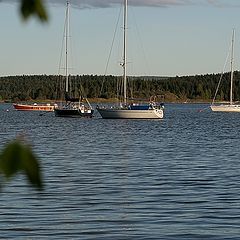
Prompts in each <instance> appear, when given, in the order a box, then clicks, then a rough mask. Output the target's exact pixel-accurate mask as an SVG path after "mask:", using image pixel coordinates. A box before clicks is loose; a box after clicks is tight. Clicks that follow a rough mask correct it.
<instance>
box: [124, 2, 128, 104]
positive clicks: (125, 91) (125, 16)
mask: <svg viewBox="0 0 240 240" xmlns="http://www.w3.org/2000/svg"><path fill="white" fill-rule="evenodd" d="M127 3H128V2H127V0H124V19H123V91H124V104H125V105H126V104H127Z"/></svg>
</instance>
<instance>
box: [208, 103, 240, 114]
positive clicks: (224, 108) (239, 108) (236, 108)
mask: <svg viewBox="0 0 240 240" xmlns="http://www.w3.org/2000/svg"><path fill="white" fill-rule="evenodd" d="M210 108H211V110H212V111H213V112H240V105H212V106H210Z"/></svg>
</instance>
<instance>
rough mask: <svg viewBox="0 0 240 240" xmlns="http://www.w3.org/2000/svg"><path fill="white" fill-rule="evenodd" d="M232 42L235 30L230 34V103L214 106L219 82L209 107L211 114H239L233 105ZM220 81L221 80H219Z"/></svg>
mask: <svg viewBox="0 0 240 240" xmlns="http://www.w3.org/2000/svg"><path fill="white" fill-rule="evenodd" d="M234 40H235V30H234V29H233V32H232V41H231V62H230V63H231V77H230V101H229V104H220V105H215V98H216V96H217V92H218V88H219V85H220V82H219V84H218V87H217V90H216V93H215V96H214V98H213V101H212V104H211V106H210V108H211V110H212V111H213V112H240V105H238V104H234V103H233V75H234V71H233V62H234ZM220 80H221V79H220Z"/></svg>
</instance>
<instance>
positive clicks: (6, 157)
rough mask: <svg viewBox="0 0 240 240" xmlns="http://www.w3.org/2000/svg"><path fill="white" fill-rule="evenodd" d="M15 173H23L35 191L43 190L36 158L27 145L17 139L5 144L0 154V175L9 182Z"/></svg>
mask: <svg viewBox="0 0 240 240" xmlns="http://www.w3.org/2000/svg"><path fill="white" fill-rule="evenodd" d="M17 173H23V174H24V175H25V176H26V177H27V179H28V181H29V182H30V184H31V185H32V186H33V187H35V188H36V189H38V190H41V189H42V188H43V183H42V177H41V171H40V165H39V162H38V159H37V157H36V156H35V154H34V153H33V151H32V149H31V147H30V146H29V145H27V144H26V143H24V142H23V141H21V140H18V139H17V140H14V141H12V142H10V143H9V144H7V145H6V146H5V147H4V149H3V150H2V152H1V153H0V175H2V176H4V177H5V179H6V180H10V179H11V178H12V177H13V176H15V175H16V174H17Z"/></svg>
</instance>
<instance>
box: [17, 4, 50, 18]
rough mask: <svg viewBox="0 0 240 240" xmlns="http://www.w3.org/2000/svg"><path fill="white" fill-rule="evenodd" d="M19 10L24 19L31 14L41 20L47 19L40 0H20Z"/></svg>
mask: <svg viewBox="0 0 240 240" xmlns="http://www.w3.org/2000/svg"><path fill="white" fill-rule="evenodd" d="M20 11H21V14H22V16H23V18H24V19H25V20H26V19H28V18H29V17H30V16H31V15H36V16H37V17H38V18H39V19H40V20H41V21H43V22H44V21H47V19H48V16H47V12H46V9H45V8H44V6H43V3H42V0H22V3H21V7H20Z"/></svg>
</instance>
